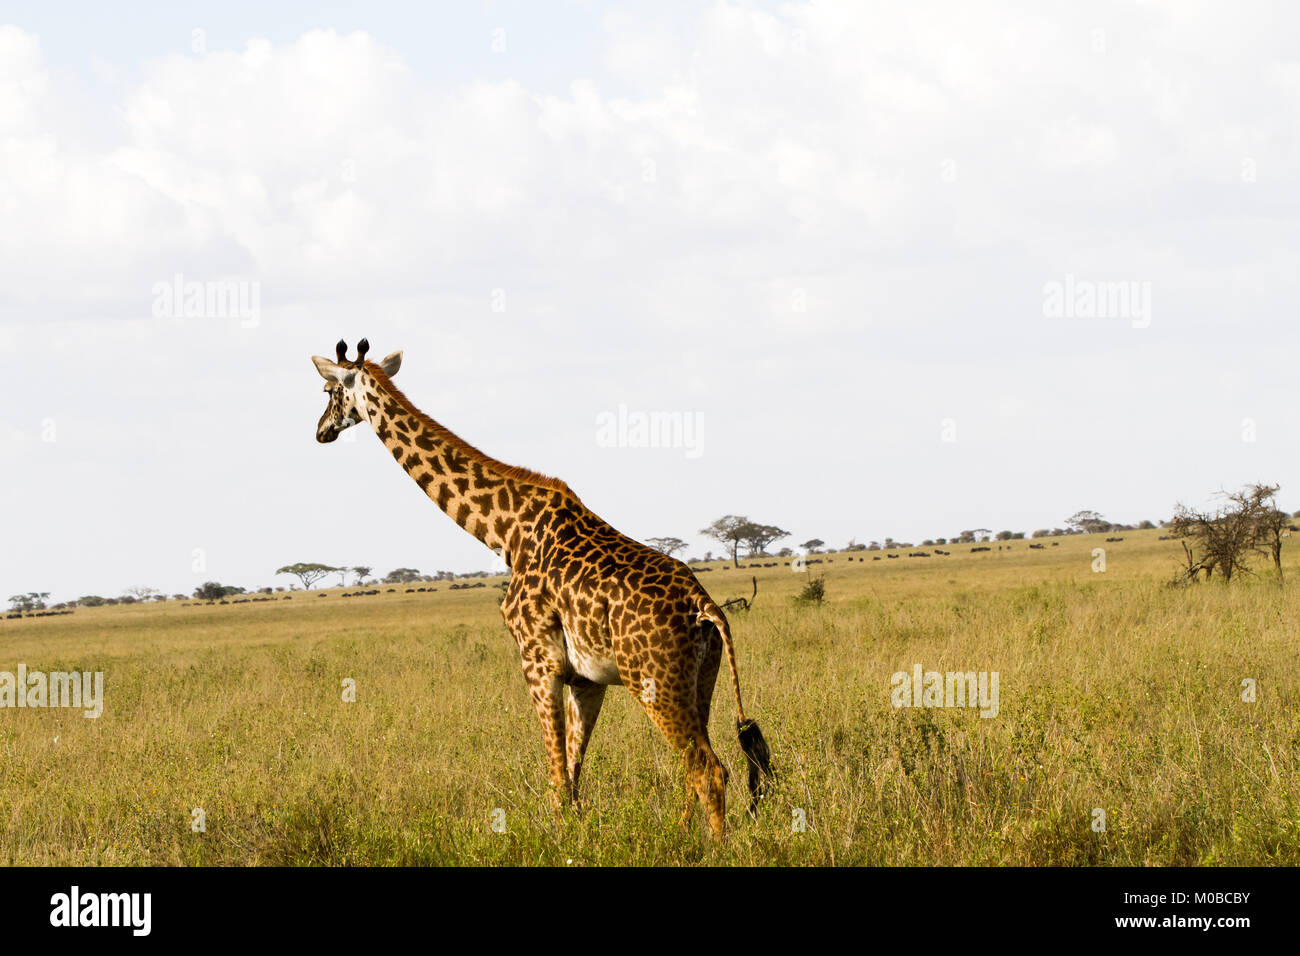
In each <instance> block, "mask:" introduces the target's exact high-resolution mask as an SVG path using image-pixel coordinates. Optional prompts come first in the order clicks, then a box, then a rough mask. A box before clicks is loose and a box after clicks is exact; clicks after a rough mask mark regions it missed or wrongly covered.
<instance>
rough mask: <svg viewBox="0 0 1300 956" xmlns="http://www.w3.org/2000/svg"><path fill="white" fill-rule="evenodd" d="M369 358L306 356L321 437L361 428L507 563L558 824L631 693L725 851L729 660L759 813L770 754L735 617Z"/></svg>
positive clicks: (511, 610)
mask: <svg viewBox="0 0 1300 956" xmlns="http://www.w3.org/2000/svg"><path fill="white" fill-rule="evenodd" d="M369 348H370V344H369V342H368V341H367V340H366V339H362V340H361V341H360V342H359V343H357V357H356V359H355V360H354V361H348V359H347V345H346V343H344V342H342V341H340V342H339V343H338V345H337V346H336V347H335V355H336V360H335V361H330V360H329V359H327V358H324V357H322V356H319V355H317V356H313V357H312V361H313V362H314V363H315V365H316V369H317V371H318V372H320V375H321V377H322V378H324V379H325V391H326V393H328V395H329V403H328V405H327V407H326V409H325V413H324V414H323V415H322V416H321V419H320V422H319V424H318V425H317V426H316V440H317V441H318V442H321V443H327V442H332V441H334V440H335V439H336V438H337V437H338V436H339V433H340V432H342V431H343V430H344V429H346V428H349V427H351V426H352V425H356V424H359V423H361V422H366V423H368V424H369V425H370V426H371V428H373V429H374V432H375V434H376V435H377V436H378V437H379V440H380V441H381V442H382V443H383V444H384V447H385V448H387V449H388V451H389V453H390V454H392V456H393V458H394V459H395V460H396V461H397V462H398V463H399V464H400V465H401V466H402V468H403V469H405V470H406V472H407V474H409V475H410V476H411V478H412V479H414V480H415V483H416V484H417V485H419V486H420V489H421V490H422V491H424V492H425V494H427V495H428V496H429V498H431V499H432V500H433V501H434V503H435V504H437V506H438V507H439V508H440V509H442V511H444V512H445V513H446V514H447V515H448V516H449V517H450V518H451V519H452V520H453V521H455V522H456V524H458V525H459V526H460V527H461V528H463V529H464V530H466V531H467V532H469V533H470V534H472V535H473V536H474V537H475V538H477V539H478V540H479V541H481V542H482V543H483V544H485V545H487V546H488V547H489V548H491V549H493V550H494V551H496V552H497V553H498V554H499V555H500V556H501V557H502V558H503V559H504V561H505V563H506V565H507V566H508V567H509V569H510V581H509V584H508V585H507V588H506V594H505V598H504V600H503V601H502V604H501V613H502V616H503V617H504V618H505V622H506V625H507V627H508V629H509V631H510V633H511V635H512V636H513V637H514V639H515V642H516V643H517V644H518V647H519V656H520V661H521V663H522V666H523V672H524V679H525V681H526V682H527V685H528V692H529V695H530V696H531V698H532V701H533V705H534V708H535V709H536V711H537V717H538V720H539V721H540V723H541V729H542V740H543V743H544V745H545V748H546V757H547V764H548V770H549V775H550V783H551V787H550V799H551V803H552V806H553V807H554V810H555V812H556V814H557V816H558V815H560V814H561V813H562V810H563V808H565V807H567V806H570V805H572V806H575V807H576V806H577V805H578V778H579V776H580V774H581V772H582V761H583V757H584V755H585V754H586V751H587V745H588V743H590V741H591V732H592V729H593V728H594V727H595V724H596V719H597V718H598V717H599V716H600V709H601V705H602V704H603V702H604V699H605V690H606V688H608V687H609V686H611V685H614V684H622V685H624V686H625V687H627V688H628V689H629V690H630V691H631V692H632V694H633V695H634V696H635V697H636V699H637V700H638V701H639V702H640V703H641V705H642V706H643V707H644V709H645V711H646V713H647V714H648V715H649V717H650V720H651V721H652V722H653V723H654V725H655V726H656V727H657V728H658V729H659V731H660V732H661V733H662V734H663V735H664V737H666V738H667V740H668V742H669V743H670V744H671V745H672V746H673V747H674V748H675V749H676V750H677V751H678V752H679V753H680V754H681V755H682V757H683V759H684V763H685V768H686V808H685V810H684V812H683V813H682V817H681V824H682V826H683V828H685V827H686V826H688V825H689V823H690V821H691V818H692V815H693V813H694V811H695V807H696V804H697V803H698V804H699V805H700V806H702V807H703V808H704V812H705V815H706V822H707V826H708V829H709V833H710V835H711V836H712V837H713V838H715V839H721V838H722V837H723V836H724V833H725V816H726V783H727V770H726V768H725V767H724V766H723V764H722V761H721V760H719V758H718V755H717V754H716V753H715V752H714V750H713V745H712V743H711V742H710V740H709V708H710V704H711V702H712V698H713V685H714V682H715V680H716V678H717V674H718V668H719V666H720V662H721V658H722V655H723V653H724V652H725V654H726V659H727V667H728V669H729V670H730V672H731V687H732V691H733V693H734V694H735V698H736V717H737V720H736V732H737V736H738V737H739V740H740V748H741V752H742V753H743V754H744V755H745V761H746V764H747V766H748V771H749V773H748V786H749V797H750V799H749V813H750V814H751V815H753V814H754V813H755V812H756V809H757V806H758V801H759V798H760V797H761V796H762V795H763V792H764V791H765V789H766V788H767V784H768V781H769V780H771V779H772V776H773V775H772V768H771V760H770V755H769V751H768V746H767V742H766V740H764V738H763V734H762V732H761V731H760V730H759V727H758V723H757V722H756V721H753V720H750V719H748V718H746V717H745V712H744V708H743V707H742V706H741V701H740V679H739V677H738V676H737V671H736V654H735V650H734V648H733V645H732V640H731V631H730V628H729V627H728V625H727V619H726V617H725V616H724V615H723V613H722V611H721V610H720V609H719V608H718V606H717V605H716V604H715V603H714V602H713V600H712V599H711V598H710V597H709V595H708V593H707V592H706V591H705V590H704V588H703V586H701V585H700V583H699V581H697V580H696V578H695V575H694V574H693V573H692V572H691V570H690V568H689V567H687V566H686V565H685V564H683V563H682V562H681V561H678V560H677V559H675V558H672V557H670V556H668V555H666V554H661V553H660V552H658V551H656V550H654V549H653V548H650V547H647V546H646V545H644V544H641V543H640V542H637V541H634V540H632V539H631V538H628V537H626V536H625V535H623V534H620V533H619V532H618V531H616V530H615V529H614V528H613V527H612V526H610V525H609V524H607V523H606V522H605V521H604V520H602V519H601V518H600V517H599V516H597V515H596V514H595V513H594V512H592V511H591V510H590V509H588V508H587V507H586V506H585V505H584V504H583V503H582V501H581V500H580V499H579V498H578V496H577V495H576V494H574V493H573V491H572V490H571V489H570V488H569V486H568V485H566V484H565V483H564V482H563V481H560V480H559V479H558V478H550V477H547V476H545V475H542V474H539V473H537V472H535V471H530V470H528V469H526V468H520V467H517V466H512V465H506V464H504V463H502V462H500V461H497V460H496V459H494V458H490V457H488V456H487V455H485V454H484V453H483V452H481V451H479V450H478V449H477V448H475V447H473V446H472V445H470V444H468V443H467V442H465V441H463V440H462V439H460V438H459V437H457V436H456V435H455V434H453V433H452V432H451V431H450V430H449V429H447V428H445V427H443V426H442V425H440V424H438V422H436V421H434V420H433V419H432V418H430V417H428V416H427V415H425V414H424V413H423V412H421V411H420V410H419V409H418V408H416V407H415V405H413V404H412V403H411V401H410V400H409V399H407V397H406V396H405V395H403V394H402V393H401V391H399V390H398V389H397V387H396V386H395V385H394V384H393V377H394V376H395V375H396V374H397V371H398V369H399V368H400V367H401V364H402V353H401V352H394V353H392V354H391V355H389V356H388V357H387V358H385V359H384V360H383V361H382V362H378V363H376V362H370V361H366V353H367V351H369ZM566 687H567V688H568V696H567V700H566V698H565V688H566Z"/></svg>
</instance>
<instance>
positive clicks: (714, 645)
mask: <svg viewBox="0 0 1300 956" xmlns="http://www.w3.org/2000/svg"><path fill="white" fill-rule="evenodd" d="M703 628H704V630H703V633H702V635H701V646H702V647H703V657H702V658H701V660H700V673H699V676H698V677H697V679H696V684H695V690H696V697H695V699H696V707H697V709H698V712H699V722H700V724H701V725H702V726H703V727H704V729H705V733H706V734H707V732H708V727H709V711H710V709H711V707H712V704H713V686H714V684H715V683H716V682H717V679H718V667H719V665H720V663H721V661H722V636H721V635H720V634H719V633H718V629H717V628H716V627H714V626H713V625H712V624H705V625H703ZM710 750H712V748H710ZM715 759H716V755H715ZM727 776H728V775H727V769H726V767H723V768H722V781H723V782H722V787H723V791H724V792H725V788H726V781H727ZM700 799H701V798H700V796H699V793H698V788H697V786H696V784H695V782H694V781H693V780H692V779H691V774H690V771H689V769H688V772H687V779H686V809H685V811H684V812H683V813H682V827H683V828H684V827H686V826H688V825H689V824H690V822H691V817H692V816H693V815H694V813H695V803H696V801H698V800H700ZM707 805H708V804H707V803H706V806H707Z"/></svg>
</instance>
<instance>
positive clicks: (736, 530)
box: [700, 515, 753, 567]
mask: <svg viewBox="0 0 1300 956" xmlns="http://www.w3.org/2000/svg"><path fill="white" fill-rule="evenodd" d="M751 524H753V522H751V521H750V520H749V519H748V518H746V517H744V516H742V515H723V516H722V517H721V518H719V519H718V520H717V521H715V522H713V524H711V525H709V526H708V527H707V528H701V529H700V534H702V535H704V536H705V537H707V538H712V539H713V540H714V541H717V542H718V543H719V544H722V545H724V546H725V547H726V548H727V550H728V551H730V552H731V563H732V564H733V565H735V566H736V567H740V558H739V551H740V543H741V542H742V541H744V540H745V538H744V534H745V531H746V529H747V528H748V527H749V526H750V525H751Z"/></svg>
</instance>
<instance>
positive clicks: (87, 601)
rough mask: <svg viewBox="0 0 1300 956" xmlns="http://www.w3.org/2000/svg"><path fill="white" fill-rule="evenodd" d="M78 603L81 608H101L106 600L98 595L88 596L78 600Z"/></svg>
mask: <svg viewBox="0 0 1300 956" xmlns="http://www.w3.org/2000/svg"><path fill="white" fill-rule="evenodd" d="M76 603H77V604H78V605H79V606H80V607H100V606H101V605H102V604H103V603H104V599H103V598H102V597H100V596H99V595H98V594H87V595H84V596H83V597H79V598H77V601H76Z"/></svg>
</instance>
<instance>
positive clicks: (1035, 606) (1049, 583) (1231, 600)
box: [0, 531, 1300, 866]
mask: <svg viewBox="0 0 1300 956" xmlns="http://www.w3.org/2000/svg"><path fill="white" fill-rule="evenodd" d="M1123 538H1124V540H1123V541H1118V542H1112V543H1105V542H1104V541H1103V536H1101V535H1072V536H1067V537H1063V538H1055V539H1048V540H1046V541H1045V542H1043V543H1044V544H1045V545H1046V546H1045V547H1044V548H1042V549H1030V548H1029V544H1030V542H1028V541H1023V540H1022V541H1014V542H1010V543H1009V544H1004V545H1002V547H1004V548H1005V550H998V547H999V546H998V544H997V543H995V544H994V545H993V550H991V551H982V552H976V553H971V552H970V546H969V545H956V544H954V545H949V546H948V547H947V550H949V551H950V552H951V553H950V555H948V556H942V555H933V554H932V556H930V557H927V558H920V557H908V556H907V555H906V553H904V554H903V555H902V556H899V557H894V558H889V557H886V556H885V553H883V552H866V553H863V552H858V553H856V554H853V555H852V556H851V557H852V558H853V559H854V560H851V561H850V560H849V558H850V555H848V554H837V553H831V554H827V555H820V556H817V557H819V558H821V563H816V564H811V565H809V567H808V569H807V571H806V572H805V573H795V572H793V571H792V569H791V567H790V566H787V565H786V564H785V562H784V561H776V562H775V566H769V567H759V568H750V567H744V568H742V569H726V570H724V568H725V567H726V563H725V562H713V563H710V564H708V565H703V567H708V568H710V569H711V570H709V571H708V572H703V571H701V572H699V577H700V580H701V581H702V583H703V584H704V585H705V586H706V587H707V588H708V589H709V591H710V592H711V593H712V594H713V596H714V597H715V598H716V599H717V600H719V601H722V600H725V599H727V598H730V597H737V596H742V595H743V596H746V597H748V596H749V594H750V592H751V588H752V586H751V583H750V578H751V576H756V577H757V579H758V597H757V600H756V601H755V603H754V606H753V608H752V609H751V610H749V611H747V612H741V611H736V612H732V613H730V614H729V618H730V621H731V626H732V631H733V634H734V635H735V642H736V651H737V656H738V659H739V668H740V680H741V689H742V692H743V695H744V700H745V709H746V711H747V714H748V715H749V716H751V717H756V718H757V719H758V720H759V722H760V724H761V725H762V726H763V729H764V733H765V735H766V737H767V739H768V742H769V743H770V745H771V748H772V756H773V763H774V768H775V770H776V772H777V773H778V775H779V776H778V779H777V781H776V784H775V786H774V787H773V789H772V791H771V792H770V793H769V794H768V795H767V797H766V799H765V800H764V802H763V803H762V805H761V806H760V808H759V811H758V814H757V817H756V818H755V819H751V818H750V817H749V816H748V815H747V814H746V812H745V804H746V800H745V785H744V761H743V757H742V756H741V753H740V749H739V746H738V744H737V742H736V737H735V732H734V722H735V704H734V702H733V701H732V699H731V694H730V690H729V686H728V678H727V674H726V669H725V665H724V668H723V671H722V673H721V674H720V676H719V680H718V684H717V688H716V689H715V692H714V709H713V716H712V721H711V727H710V730H711V735H712V738H713V741H714V744H715V746H716V747H717V748H718V750H719V754H720V756H721V757H722V758H723V760H724V761H725V762H726V763H727V765H728V766H729V767H730V770H731V780H730V785H729V790H728V837H727V839H726V841H725V842H723V843H720V844H714V843H712V842H711V841H709V839H708V838H707V836H706V834H705V832H704V830H703V823H702V814H699V813H697V814H696V818H695V822H694V823H693V824H692V825H691V826H690V827H689V828H687V829H686V830H684V831H683V830H682V829H681V827H680V826H679V822H678V821H679V817H680V815H681V810H682V807H683V806H684V800H685V797H684V794H685V790H684V784H683V775H682V768H681V764H680V761H679V759H678V757H677V756H676V755H675V754H674V753H673V752H672V751H671V750H670V748H669V746H668V744H667V743H666V742H665V741H664V739H663V738H662V737H661V736H660V735H659V734H658V732H657V731H656V730H655V729H654V728H653V726H652V725H651V724H650V721H649V720H648V718H647V717H646V716H645V714H644V712H643V711H642V710H641V706H640V704H639V702H638V701H637V700H636V699H635V698H634V697H633V696H632V694H631V693H629V692H628V691H627V690H624V689H622V688H612V689H611V692H610V693H609V695H608V696H607V698H606V702H605V707H604V710H603V712H602V714H601V718H600V721H599V723H598V724H597V726H596V730H595V734H594V736H593V739H592V743H591V747H590V749H589V751H588V754H587V760H586V763H585V765H584V768H583V772H582V780H581V794H580V795H581V801H582V806H581V809H580V810H577V811H570V812H568V813H567V814H565V815H564V816H563V817H562V818H561V819H559V820H557V819H555V818H554V817H553V815H552V812H551V807H550V804H549V801H548V799H547V796H546V786H547V783H546V771H545V764H544V758H543V750H542V744H541V735H540V732H539V728H538V722H537V718H536V716H535V715H534V712H533V708H532V705H531V703H530V701H529V699H528V696H527V693H526V691H525V686H524V681H523V677H522V675H521V673H520V667H519V661H518V652H517V651H516V649H515V645H514V642H513V640H512V639H511V637H510V635H509V634H508V632H507V631H506V629H505V625H504V623H503V622H502V619H501V615H500V612H499V610H498V604H497V602H498V598H499V596H500V591H499V590H498V589H497V588H496V587H494V586H492V585H494V584H496V583H498V582H499V581H500V580H501V579H487V584H488V585H489V586H487V587H484V588H475V589H465V590H459V589H458V590H455V591H452V590H449V589H448V585H447V583H446V582H441V583H439V584H438V585H436V587H437V590H436V591H425V592H424V593H419V592H415V593H406V587H404V586H398V587H397V588H396V589H395V590H394V591H393V592H391V593H390V592H389V591H388V590H387V587H380V588H379V591H380V593H379V594H376V595H369V596H357V597H350V598H344V597H343V596H342V593H343V592H342V591H341V590H339V589H334V590H324V591H320V592H316V591H312V592H303V591H296V592H294V593H293V595H292V597H293V599H292V600H277V601H267V602H261V603H246V604H229V605H220V604H214V605H206V604H197V603H195V604H191V606H183V602H181V601H177V600H169V601H166V602H162V603H158V604H149V605H130V606H115V607H96V608H79V609H77V611H76V612H75V614H71V615H64V616H58V617H50V618H39V619H37V618H24V619H20V620H0V670H8V671H14V670H16V668H17V666H18V665H19V664H20V663H21V664H25V665H26V667H27V669H28V670H29V671H31V670H43V671H46V672H49V671H60V670H62V671H102V672H103V674H104V711H103V714H102V716H100V717H99V718H98V719H87V718H85V717H83V716H82V714H81V711H79V710H70V709H62V708H46V709H15V708H5V709H0V862H3V863H5V864H11V865H12V864H37V865H43V864H65V865H141V864H155V865H158V864H160V865H178V866H180V865H325V866H338V865H412V864H415V865H419V864H471V865H501V864H504V865H532V864H543V865H554V866H587V865H625V864H626V865H638V864H650V865H679V864H714V865H729V864H742V865H807V864H818V865H821V864H825V865H855V864H868V865H932V864H938V865H1065V866H1079V865H1084V866H1090V865H1103V866H1105V865H1140V866H1146V865H1152V866H1167V865H1208V866H1213V865H1230V864H1231V865H1286V866H1297V865H1300V786H1298V785H1297V770H1298V769H1300V707H1297V703H1300V639H1298V638H1297V627H1296V622H1297V620H1300V613H1298V612H1300V600H1298V597H1300V560H1297V558H1296V555H1295V553H1294V551H1295V547H1294V546H1291V547H1289V548H1288V549H1287V552H1284V556H1283V569H1284V572H1285V580H1284V581H1283V582H1279V581H1278V579H1277V577H1276V575H1275V574H1274V573H1273V572H1272V571H1271V569H1268V568H1267V563H1266V562H1264V561H1259V562H1257V565H1258V571H1257V574H1256V575H1254V576H1252V575H1242V576H1239V577H1238V578H1234V580H1233V581H1232V582H1231V583H1230V584H1227V585H1225V584H1224V583H1223V581H1222V579H1221V578H1215V579H1213V580H1211V581H1210V582H1200V583H1197V584H1193V585H1190V586H1185V587H1170V586H1169V585H1168V584H1167V582H1169V581H1170V579H1171V578H1172V577H1173V576H1174V574H1175V572H1176V571H1177V569H1178V567H1179V564H1180V563H1182V552H1181V548H1180V546H1179V544H1178V542H1177V541H1173V540H1163V541H1162V540H1160V533H1159V532H1158V531H1129V532H1126V533H1124V535H1123ZM1053 541H1055V542H1056V544H1055V545H1053V544H1052V542H1053ZM1098 547H1100V548H1104V549H1105V552H1106V554H1105V570H1104V571H1097V570H1094V568H1095V567H1096V558H1095V555H1094V553H1093V549H1094V548H1098ZM923 550H926V551H932V549H928V548H927V549H923ZM894 553H895V554H897V552H894ZM859 558H865V560H857V559H859ZM874 558H879V560H873V559H874ZM755 563H767V564H772V563H773V559H764V560H762V561H742V564H745V565H750V564H755ZM696 566H697V567H699V566H700V565H696ZM819 576H822V577H824V584H825V598H824V600H823V601H822V602H821V603H812V602H799V601H796V600H795V598H796V595H797V594H799V592H801V591H802V590H803V589H804V587H805V586H806V585H807V584H808V582H809V580H810V579H811V578H816V577H819ZM345 590H346V589H345ZM318 594H321V595H325V596H323V597H322V596H318ZM281 597H282V596H281ZM917 664H920V665H921V666H922V668H923V669H924V670H926V671H939V672H947V671H961V672H970V671H975V672H997V674H998V677H999V682H998V688H999V701H998V709H997V715H996V716H993V717H981V716H980V712H979V709H978V708H970V707H895V706H894V703H893V700H892V691H893V683H892V676H893V675H894V674H895V673H897V672H907V673H909V674H910V673H911V672H912V670H913V668H914V666H915V665H917ZM348 681H350V682H352V686H354V688H355V700H351V701H350V700H345V699H344V698H345V697H347V696H349V694H348V693H346V691H347V684H346V682H348ZM1252 688H1253V691H1252ZM1252 698H1253V699H1252ZM196 811H201V813H196ZM1098 811H1100V815H1099V813H1098ZM200 820H201V822H202V825H201V826H199V825H198V823H197V821H200Z"/></svg>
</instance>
